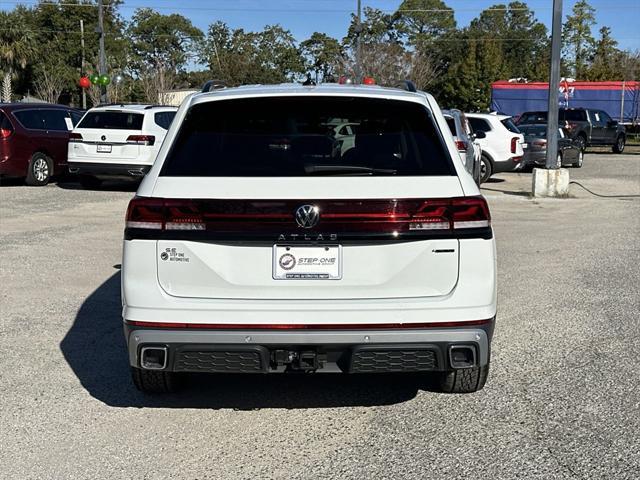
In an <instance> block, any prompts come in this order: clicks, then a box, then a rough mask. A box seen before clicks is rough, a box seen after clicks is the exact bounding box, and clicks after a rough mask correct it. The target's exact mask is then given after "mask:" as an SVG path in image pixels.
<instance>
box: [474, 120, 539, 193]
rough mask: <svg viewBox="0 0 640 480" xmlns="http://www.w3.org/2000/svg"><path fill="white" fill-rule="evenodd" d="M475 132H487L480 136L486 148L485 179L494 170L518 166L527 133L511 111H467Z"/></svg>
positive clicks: (483, 151)
mask: <svg viewBox="0 0 640 480" xmlns="http://www.w3.org/2000/svg"><path fill="white" fill-rule="evenodd" d="M466 116H467V119H468V120H469V123H471V126H472V127H473V131H474V132H484V134H485V137H484V138H480V137H478V140H477V141H478V143H479V144H480V147H481V148H482V157H481V160H480V172H481V178H480V181H481V182H482V183H484V182H486V181H487V180H489V177H491V175H493V174H494V173H500V172H512V171H514V170H516V169H517V168H518V166H519V164H520V163H521V162H522V159H523V157H524V148H526V146H527V145H526V144H525V143H524V135H522V133H520V131H519V130H518V127H516V125H515V123H514V122H513V120H512V119H511V117H509V116H508V115H497V114H494V113H467V114H466Z"/></svg>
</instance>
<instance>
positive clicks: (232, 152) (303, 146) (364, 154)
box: [161, 96, 455, 177]
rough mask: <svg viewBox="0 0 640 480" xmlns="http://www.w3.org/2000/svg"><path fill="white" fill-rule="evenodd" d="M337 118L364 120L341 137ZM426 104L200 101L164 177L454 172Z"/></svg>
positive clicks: (281, 99)
mask: <svg viewBox="0 0 640 480" xmlns="http://www.w3.org/2000/svg"><path fill="white" fill-rule="evenodd" d="M338 124H356V125H358V127H357V129H356V131H355V133H354V134H353V135H349V136H346V137H345V136H340V135H338V134H337V133H336V128H335V126H336V125H338ZM454 174H455V170H454V167H453V165H452V163H451V159H450V157H449V154H448V152H447V150H446V149H445V147H444V145H443V141H442V139H441V137H440V135H439V133H438V130H437V129H436V127H435V124H434V122H433V120H432V118H431V115H430V114H429V112H428V110H427V109H426V108H425V107H424V106H422V105H420V104H418V103H413V102H407V101H396V100H387V99H371V98H359V97H331V96H326V97H320V96H318V97H306V98H301V97H268V98H251V99H237V100H219V101H213V102H206V103H201V104H197V105H195V106H193V107H191V109H190V110H189V112H188V113H187V115H186V118H185V119H184V120H183V123H182V125H181V126H180V130H179V132H178V134H177V137H176V139H175V142H174V144H173V146H172V147H171V150H170V152H169V154H168V156H167V158H166V160H165V163H164V165H163V168H162V171H161V175H166V176H213V177H227V176H240V177H244V176H253V177H264V176H268V177H280V176H310V175H454Z"/></svg>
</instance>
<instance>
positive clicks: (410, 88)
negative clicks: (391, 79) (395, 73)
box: [396, 80, 418, 92]
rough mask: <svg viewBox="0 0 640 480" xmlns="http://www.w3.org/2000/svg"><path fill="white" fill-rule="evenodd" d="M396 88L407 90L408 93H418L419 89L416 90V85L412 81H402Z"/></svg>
mask: <svg viewBox="0 0 640 480" xmlns="http://www.w3.org/2000/svg"><path fill="white" fill-rule="evenodd" d="M396 88H400V89H401V90H406V91H407V92H417V91H418V89H417V88H416V85H415V83H413V82H412V81H411V80H401V81H400V82H398V84H397V85H396Z"/></svg>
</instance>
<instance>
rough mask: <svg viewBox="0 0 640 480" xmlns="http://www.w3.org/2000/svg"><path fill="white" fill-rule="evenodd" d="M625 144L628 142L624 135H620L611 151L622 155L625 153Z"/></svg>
mask: <svg viewBox="0 0 640 480" xmlns="http://www.w3.org/2000/svg"><path fill="white" fill-rule="evenodd" d="M625 143H626V140H625V138H624V135H618V138H616V143H615V144H614V145H613V147H612V148H611V150H613V153H622V152H624V146H625Z"/></svg>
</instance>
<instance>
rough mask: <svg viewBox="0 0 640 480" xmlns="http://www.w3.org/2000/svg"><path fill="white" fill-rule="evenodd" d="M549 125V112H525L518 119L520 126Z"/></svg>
mask: <svg viewBox="0 0 640 480" xmlns="http://www.w3.org/2000/svg"><path fill="white" fill-rule="evenodd" d="M531 123H547V112H525V113H523V114H522V115H520V118H518V125H524V124H531Z"/></svg>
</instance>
